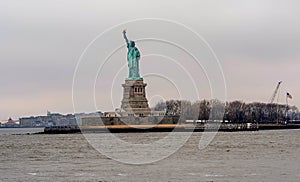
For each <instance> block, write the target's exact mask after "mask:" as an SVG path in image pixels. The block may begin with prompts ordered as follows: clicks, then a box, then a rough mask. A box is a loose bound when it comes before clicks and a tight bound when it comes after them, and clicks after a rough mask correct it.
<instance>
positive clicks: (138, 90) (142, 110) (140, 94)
mask: <svg viewBox="0 0 300 182" xmlns="http://www.w3.org/2000/svg"><path fill="white" fill-rule="evenodd" d="M146 85H147V84H146V83H144V81H143V80H125V84H122V86H123V100H122V103H121V109H122V110H123V111H125V113H123V116H126V115H127V116H138V117H147V116H149V115H150V112H151V111H150V108H149V105H148V100H147V98H146V91H145V87H146Z"/></svg>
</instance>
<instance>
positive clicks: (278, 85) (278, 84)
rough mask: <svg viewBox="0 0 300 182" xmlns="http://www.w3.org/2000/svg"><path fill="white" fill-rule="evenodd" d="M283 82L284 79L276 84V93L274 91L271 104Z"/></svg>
mask: <svg viewBox="0 0 300 182" xmlns="http://www.w3.org/2000/svg"><path fill="white" fill-rule="evenodd" d="M281 83H282V81H280V82H278V83H277V86H276V88H275V90H274V93H273V95H272V97H271V99H270V103H271V104H272V103H273V102H274V99H275V97H276V95H277V92H278V89H279V87H280V84H281Z"/></svg>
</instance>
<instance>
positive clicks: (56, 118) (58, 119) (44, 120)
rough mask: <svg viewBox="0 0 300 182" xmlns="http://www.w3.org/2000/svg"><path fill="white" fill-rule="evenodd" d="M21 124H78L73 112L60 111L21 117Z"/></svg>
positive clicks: (37, 125) (31, 125) (41, 125)
mask: <svg viewBox="0 0 300 182" xmlns="http://www.w3.org/2000/svg"><path fill="white" fill-rule="evenodd" d="M19 120H20V125H21V126H23V127H45V126H70V125H77V123H76V119H75V116H74V115H73V114H67V115H62V114H58V113H54V114H51V113H50V112H47V116H31V117H23V118H20V119H19Z"/></svg>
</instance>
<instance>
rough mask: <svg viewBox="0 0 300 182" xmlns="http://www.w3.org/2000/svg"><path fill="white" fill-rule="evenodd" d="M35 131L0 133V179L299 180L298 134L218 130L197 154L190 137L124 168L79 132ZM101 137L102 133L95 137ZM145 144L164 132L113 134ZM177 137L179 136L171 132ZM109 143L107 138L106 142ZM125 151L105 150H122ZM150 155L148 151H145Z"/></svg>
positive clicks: (197, 136) (5, 130)
mask: <svg viewBox="0 0 300 182" xmlns="http://www.w3.org/2000/svg"><path fill="white" fill-rule="evenodd" d="M40 130H41V129H30V128H25V129H24V128H22V129H21V128H19V129H10V128H1V129H0V163H1V166H0V174H1V176H0V181H299V179H300V173H299V171H300V137H299V135H300V130H264V131H245V132H219V133H217V135H216V137H215V138H214V139H213V140H212V142H211V143H210V144H209V145H208V146H207V147H206V148H204V149H202V150H199V148H198V144H199V139H200V138H201V135H202V133H201V132H198V133H193V134H192V135H191V137H190V138H189V139H188V141H187V142H186V143H185V144H184V145H183V147H181V148H180V149H179V150H178V151H176V152H175V153H174V154H172V155H171V156H169V157H167V158H165V159H163V160H159V161H156V162H153V163H150V164H141V165H132V164H124V163H121V162H118V161H115V160H114V159H111V158H109V157H107V156H105V155H103V154H101V153H99V152H98V151H97V150H95V149H94V148H93V146H92V145H91V144H89V142H88V141H87V140H86V138H85V137H84V135H82V134H57V135H46V134H39V135H32V134H27V133H34V132H40ZM94 135H101V136H103V137H105V135H108V134H107V133H98V134H97V133H95V134H94ZM113 135H115V136H116V137H118V138H120V139H121V140H126V141H127V142H133V143H139V142H141V143H147V142H153V141H155V140H159V139H160V138H162V137H164V136H165V135H166V133H116V134H113ZM176 135H178V137H179V138H180V137H182V136H183V135H184V133H181V132H179V133H176ZM108 140H109V139H108ZM124 151H126V149H120V150H119V151H111V152H112V153H114V152H115V153H120V152H124ZM149 152H151V151H149Z"/></svg>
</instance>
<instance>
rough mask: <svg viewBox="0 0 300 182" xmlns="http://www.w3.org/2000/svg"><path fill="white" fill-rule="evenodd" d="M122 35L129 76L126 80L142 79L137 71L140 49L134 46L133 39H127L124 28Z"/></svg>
mask: <svg viewBox="0 0 300 182" xmlns="http://www.w3.org/2000/svg"><path fill="white" fill-rule="evenodd" d="M123 37H124V39H125V41H126V44H127V49H128V52H127V61H128V68H129V76H128V77H127V78H126V80H143V78H141V77H140V73H139V60H140V57H141V55H140V51H139V50H138V49H137V48H136V47H135V42H134V41H130V42H129V41H128V39H127V36H126V30H123Z"/></svg>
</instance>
